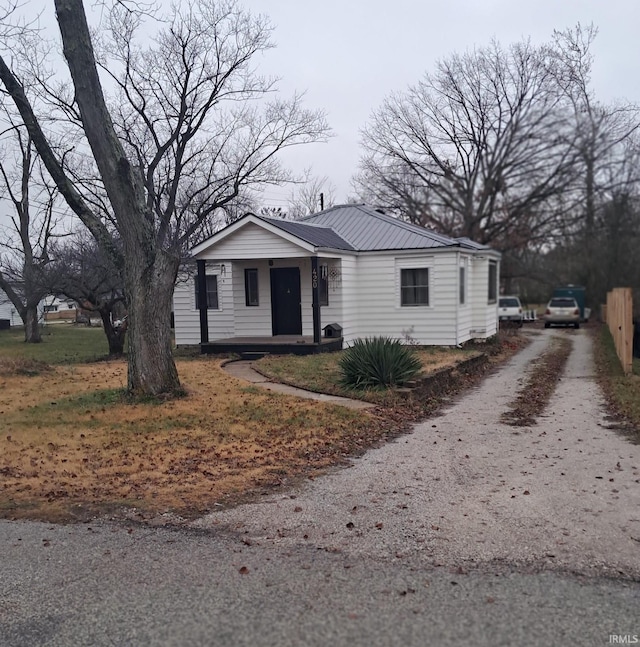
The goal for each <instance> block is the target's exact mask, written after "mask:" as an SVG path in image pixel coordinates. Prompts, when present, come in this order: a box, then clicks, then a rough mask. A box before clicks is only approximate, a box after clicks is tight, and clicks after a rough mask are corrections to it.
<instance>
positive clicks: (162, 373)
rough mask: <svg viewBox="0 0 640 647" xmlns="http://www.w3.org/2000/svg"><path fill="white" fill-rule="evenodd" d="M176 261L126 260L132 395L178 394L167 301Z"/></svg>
mask: <svg viewBox="0 0 640 647" xmlns="http://www.w3.org/2000/svg"><path fill="white" fill-rule="evenodd" d="M178 265H179V262H178V260H177V259H176V258H174V257H172V256H169V255H168V254H165V253H163V252H161V251H160V252H157V254H156V256H155V262H154V263H153V264H151V265H146V264H145V263H144V261H143V259H140V258H138V259H135V258H128V259H127V263H126V267H125V271H126V291H127V304H128V314H129V319H128V321H129V330H128V334H129V348H128V353H127V357H128V361H129V380H128V388H129V391H130V392H131V393H134V394H154V395H161V394H165V393H168V394H170V393H174V394H175V393H176V392H179V390H180V382H179V379H178V372H177V370H176V366H175V362H174V361H173V355H172V343H171V326H170V320H171V300H172V295H173V286H174V283H175V279H176V275H177V272H178Z"/></svg>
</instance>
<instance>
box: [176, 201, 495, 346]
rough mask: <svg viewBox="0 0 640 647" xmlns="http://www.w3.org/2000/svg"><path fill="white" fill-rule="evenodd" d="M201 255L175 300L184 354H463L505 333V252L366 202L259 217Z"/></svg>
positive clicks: (230, 230) (219, 237)
mask: <svg viewBox="0 0 640 647" xmlns="http://www.w3.org/2000/svg"><path fill="white" fill-rule="evenodd" d="M191 252H192V258H193V259H194V260H195V261H196V264H195V265H196V267H197V272H195V271H194V272H193V273H192V275H191V276H189V277H187V278H186V279H185V278H184V277H183V279H182V280H181V281H179V282H178V283H177V285H176V288H175V291H174V298H173V299H174V317H175V336H176V344H177V345H178V346H183V345H191V344H202V351H203V352H220V351H229V350H239V349H241V348H242V347H243V344H245V345H246V346H244V347H245V348H247V347H250V348H251V350H256V351H258V350H267V349H268V344H270V343H271V344H273V343H274V342H278V341H282V342H283V344H289V347H288V348H286V349H285V348H282V349H281V348H278V349H277V350H278V351H280V350H288V351H290V352H299V353H306V352H316V351H318V350H320V345H321V344H323V343H324V344H327V346H328V347H331V348H334V347H336V341H337V340H336V337H338V338H339V342H338V345H337V347H340V346H341V345H342V342H343V341H344V342H345V343H346V344H347V345H348V344H349V343H350V342H353V341H354V340H355V339H357V338H364V337H372V336H380V335H384V336H388V337H392V338H394V339H399V340H401V341H404V342H406V343H416V344H421V345H444V346H454V345H458V344H461V343H464V342H466V341H469V340H471V339H487V338H489V337H491V336H492V335H494V334H496V332H497V330H498V313H497V297H498V276H499V263H500V254H499V253H498V252H496V251H494V250H492V249H490V248H488V247H486V246H483V245H479V244H477V243H474V242H472V241H470V240H469V239H466V238H458V239H453V238H449V237H447V236H443V235H440V234H436V233H435V232H432V231H429V230H427V229H424V228H422V227H418V226H416V225H412V224H409V223H407V222H404V221H401V220H398V219H396V218H393V217H391V216H388V215H385V214H383V213H380V212H378V211H376V210H375V209H372V208H370V207H367V206H364V205H343V206H337V207H332V208H331V209H327V210H326V211H322V212H320V213H317V214H314V215H312V216H308V217H306V218H303V219H301V220H297V221H290V220H278V219H273V218H267V217H263V216H256V215H254V214H248V215H246V216H244V217H243V218H241V219H240V220H238V221H236V222H234V223H233V224H231V225H229V226H228V227H226V228H225V229H222V230H221V231H219V232H217V233H216V234H214V235H213V236H212V237H211V238H209V239H207V240H205V241H204V242H202V243H200V244H199V245H196V246H195V247H194V248H193V249H192V250H191ZM200 305H202V307H201V308H200V307H199V306H200ZM330 324H337V327H336V326H329V328H328V329H327V326H328V325H330ZM340 335H341V337H340ZM328 342H331V343H328ZM259 346H260V347H259ZM324 349H325V348H323V350H324Z"/></svg>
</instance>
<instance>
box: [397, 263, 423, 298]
mask: <svg viewBox="0 0 640 647" xmlns="http://www.w3.org/2000/svg"><path fill="white" fill-rule="evenodd" d="M400 305H402V306H428V305H429V268H427V267H420V268H415V269H406V270H405V269H402V270H400Z"/></svg>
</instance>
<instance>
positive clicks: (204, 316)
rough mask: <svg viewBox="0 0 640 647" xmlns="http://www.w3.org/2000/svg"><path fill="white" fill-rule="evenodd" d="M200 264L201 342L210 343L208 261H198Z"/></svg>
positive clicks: (198, 264)
mask: <svg viewBox="0 0 640 647" xmlns="http://www.w3.org/2000/svg"><path fill="white" fill-rule="evenodd" d="M196 265H197V266H198V310H199V311H200V343H201V344H208V343H209V312H208V310H207V305H208V304H207V278H206V261H196Z"/></svg>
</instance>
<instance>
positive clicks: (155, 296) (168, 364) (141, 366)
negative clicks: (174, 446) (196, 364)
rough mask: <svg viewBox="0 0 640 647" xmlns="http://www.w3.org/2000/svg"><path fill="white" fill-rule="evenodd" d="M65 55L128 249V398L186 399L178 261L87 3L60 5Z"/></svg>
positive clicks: (71, 0)
mask: <svg viewBox="0 0 640 647" xmlns="http://www.w3.org/2000/svg"><path fill="white" fill-rule="evenodd" d="M55 5H56V11H57V17H58V24H59V25H60V33H61V35H62V42H63V49H64V55H65V57H66V59H67V63H68V66H69V71H70V72H71V77H72V79H73V84H74V88H75V98H76V102H77V104H78V107H79V109H80V114H81V117H82V124H83V128H84V131H85V134H86V136H87V139H88V141H89V145H90V146H91V150H92V151H93V156H94V158H95V161H96V164H97V165H98V169H99V170H100V175H101V177H102V181H103V182H104V186H105V188H106V190H107V194H108V195H109V201H110V203H111V206H112V207H113V210H114V213H115V217H116V221H117V227H118V231H119V233H120V236H121V238H122V241H123V243H124V246H125V254H124V258H125V268H124V270H125V272H124V274H125V292H126V294H127V306H128V311H129V352H128V360H129V378H128V387H129V391H130V392H131V393H132V394H134V395H161V394H172V393H173V394H175V393H178V392H180V380H179V379H178V371H177V369H176V366H175V363H174V361H173V356H172V348H171V328H170V321H169V320H170V316H171V295H172V292H173V284H174V281H175V278H176V274H177V271H178V262H179V260H178V257H177V255H176V256H175V257H171V256H170V255H169V254H167V253H166V252H164V251H163V250H161V249H160V248H159V245H158V242H157V240H156V231H155V227H154V220H153V214H152V213H151V212H150V207H149V206H148V205H147V203H146V196H145V191H144V182H143V178H142V175H141V172H140V169H139V168H137V167H135V166H134V165H133V164H131V162H130V160H129V159H128V158H127V155H126V153H125V151H124V148H123V147H122V144H121V143H120V141H119V139H118V136H117V134H116V132H115V129H114V127H113V123H112V120H111V116H110V114H109V110H108V108H107V105H106V102H105V99H104V94H103V92H102V87H101V85H100V79H99V76H98V71H97V69H96V64H95V56H94V53H93V47H92V44H91V36H90V33H89V27H88V25H87V20H86V16H85V12H84V6H83V4H82V0H56V3H55Z"/></svg>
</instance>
